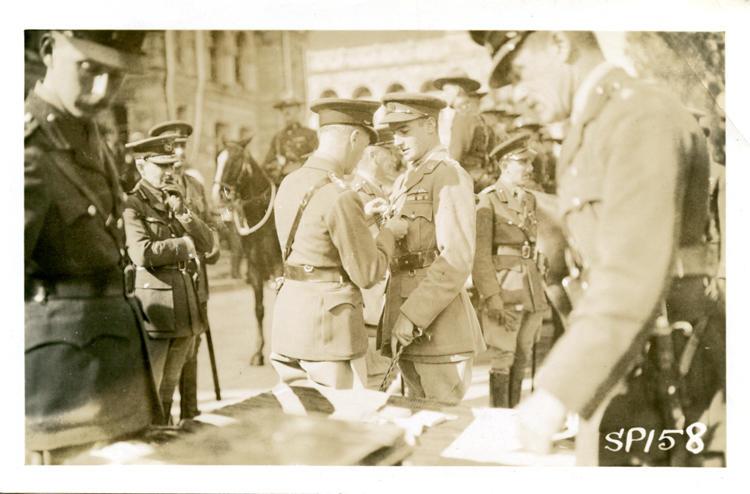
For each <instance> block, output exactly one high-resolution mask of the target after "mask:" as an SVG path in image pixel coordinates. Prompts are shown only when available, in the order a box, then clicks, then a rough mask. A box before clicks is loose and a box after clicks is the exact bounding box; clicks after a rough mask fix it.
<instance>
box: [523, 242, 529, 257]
mask: <svg viewBox="0 0 750 494" xmlns="http://www.w3.org/2000/svg"><path fill="white" fill-rule="evenodd" d="M521 257H523V258H524V259H529V258H530V257H531V245H529V244H528V243H525V244H523V245H522V246H521Z"/></svg>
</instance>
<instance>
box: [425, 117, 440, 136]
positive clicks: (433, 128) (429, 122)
mask: <svg viewBox="0 0 750 494" xmlns="http://www.w3.org/2000/svg"><path fill="white" fill-rule="evenodd" d="M422 125H424V126H425V129H427V132H428V133H430V134H436V133H437V117H428V118H426V119H425V121H424V123H423V124H422Z"/></svg>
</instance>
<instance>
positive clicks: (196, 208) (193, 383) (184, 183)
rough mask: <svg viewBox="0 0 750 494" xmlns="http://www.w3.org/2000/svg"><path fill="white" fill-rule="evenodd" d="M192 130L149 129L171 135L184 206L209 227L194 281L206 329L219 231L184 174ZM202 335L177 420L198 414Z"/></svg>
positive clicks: (197, 186) (187, 369) (183, 126)
mask: <svg viewBox="0 0 750 494" xmlns="http://www.w3.org/2000/svg"><path fill="white" fill-rule="evenodd" d="M192 133H193V126H192V125H190V124H189V123H187V122H182V121H179V120H174V121H169V122H163V123H161V124H158V125H156V126H154V127H152V128H151V129H150V130H149V131H148V135H149V136H151V137H156V136H173V137H174V151H175V154H176V155H177V156H178V157H179V158H180V160H179V161H177V162H175V164H174V166H173V168H172V170H173V172H174V179H175V182H176V183H177V186H178V187H179V188H180V191H181V193H182V194H183V197H184V199H185V206H186V207H187V208H188V209H189V210H190V211H192V212H193V213H194V214H195V215H196V216H198V218H200V219H201V220H202V221H203V222H204V223H205V224H206V225H208V226H209V228H211V233H212V235H213V237H214V243H213V249H212V251H211V252H208V253H206V254H199V258H198V264H199V266H200V271H199V273H198V279H197V281H196V288H197V291H198V302H199V304H200V307H201V314H202V316H203V322H204V325H205V328H206V329H208V272H207V270H206V266H207V265H208V264H215V263H216V262H217V261H218V260H219V254H220V252H221V250H220V248H219V247H220V243H219V234H218V230H217V227H216V224H215V221H214V217H213V215H212V214H211V208H210V205H209V203H208V199H207V198H206V192H205V189H204V188H203V184H201V183H200V182H199V181H198V179H196V178H195V177H193V176H191V175H188V174H187V173H185V169H186V167H187V162H186V161H185V154H186V152H185V151H186V150H185V147H186V145H187V139H188V137H190V135H191V134H192ZM200 343H201V337H200V335H196V337H195V344H194V345H193V351H192V352H191V353H190V355H188V358H187V361H186V362H185V365H184V366H183V368H182V375H181V376H180V419H181V420H186V419H192V418H193V417H196V416H198V415H199V414H200V410H198V395H197V393H198V348H199V347H200Z"/></svg>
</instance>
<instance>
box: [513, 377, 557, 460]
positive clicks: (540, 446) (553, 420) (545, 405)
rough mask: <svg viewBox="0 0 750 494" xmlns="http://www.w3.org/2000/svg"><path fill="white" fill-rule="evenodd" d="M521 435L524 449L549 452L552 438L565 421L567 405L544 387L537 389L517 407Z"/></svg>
mask: <svg viewBox="0 0 750 494" xmlns="http://www.w3.org/2000/svg"><path fill="white" fill-rule="evenodd" d="M516 410H517V411H518V422H519V426H520V430H519V435H520V439H521V445H522V448H523V450H524V451H528V452H531V453H537V454H547V453H549V451H550V450H551V449H552V439H553V436H554V435H555V433H557V432H558V431H559V430H560V428H561V427H562V425H563V423H564V421H565V412H566V410H565V406H564V405H563V404H562V402H561V401H560V400H558V399H557V398H556V397H555V396H553V395H552V394H551V393H548V392H547V391H544V390H543V389H539V390H537V391H535V392H534V393H533V394H532V395H531V396H529V397H528V398H527V399H525V400H523V401H522V402H521V403H520V404H519V405H518V406H517V407H516Z"/></svg>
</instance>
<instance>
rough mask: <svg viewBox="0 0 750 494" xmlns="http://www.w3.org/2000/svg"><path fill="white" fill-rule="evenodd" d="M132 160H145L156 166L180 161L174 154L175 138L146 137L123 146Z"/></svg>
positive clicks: (169, 136) (168, 136)
mask: <svg viewBox="0 0 750 494" xmlns="http://www.w3.org/2000/svg"><path fill="white" fill-rule="evenodd" d="M125 149H127V150H129V151H130V152H131V153H132V154H133V157H134V158H140V159H147V160H149V161H151V162H153V163H155V164H157V165H171V164H174V163H176V162H178V161H179V160H180V158H179V156H177V155H176V154H175V137H174V136H171V135H167V136H156V137H147V138H146V139H141V140H140V141H135V142H129V143H127V144H125Z"/></svg>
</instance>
